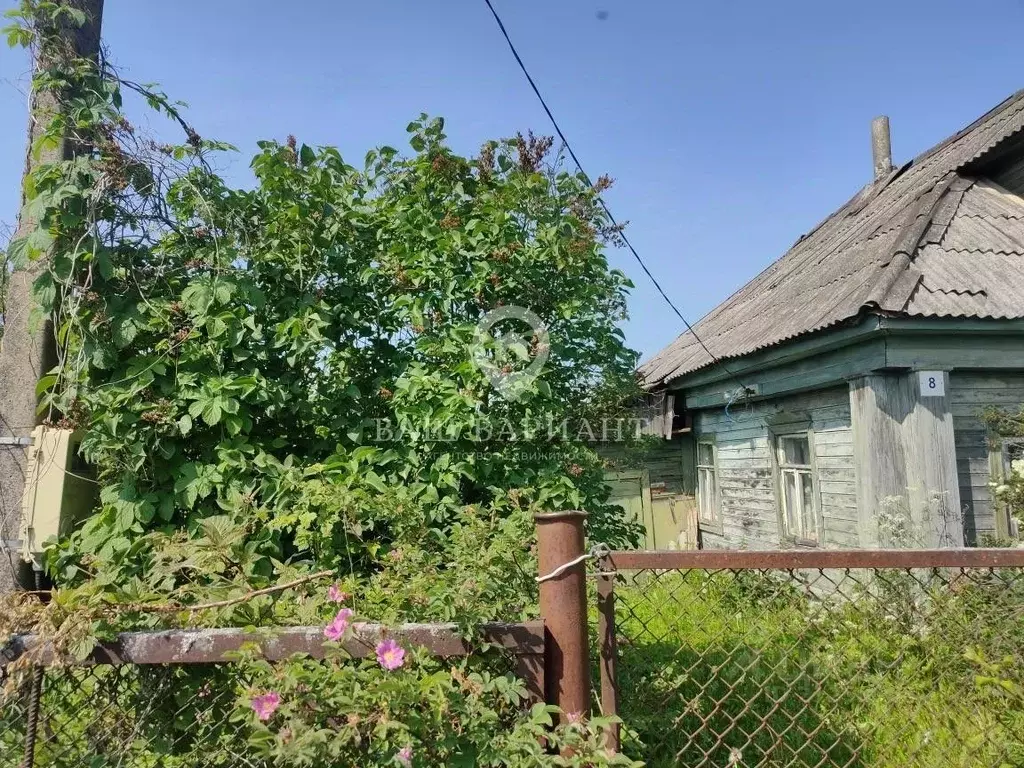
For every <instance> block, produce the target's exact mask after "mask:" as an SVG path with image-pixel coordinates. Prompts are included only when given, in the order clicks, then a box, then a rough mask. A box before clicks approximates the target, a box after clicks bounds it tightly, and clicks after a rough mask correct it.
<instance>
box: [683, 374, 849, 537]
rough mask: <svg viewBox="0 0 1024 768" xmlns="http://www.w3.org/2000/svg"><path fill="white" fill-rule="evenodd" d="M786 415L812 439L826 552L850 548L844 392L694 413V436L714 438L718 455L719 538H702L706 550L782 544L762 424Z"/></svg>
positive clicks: (843, 389)
mask: <svg viewBox="0 0 1024 768" xmlns="http://www.w3.org/2000/svg"><path fill="white" fill-rule="evenodd" d="M780 412H785V413H792V414H794V415H795V416H799V417H801V418H802V417H803V416H805V415H806V417H807V418H808V419H809V421H810V423H811V429H812V430H813V432H814V440H813V443H814V454H815V455H814V461H815V466H816V467H817V468H818V478H817V484H818V485H817V495H818V503H819V505H820V511H821V516H822V520H823V523H824V534H823V535H824V540H825V544H826V546H830V547H834V546H856V544H857V541H856V535H855V534H856V514H857V510H856V496H855V485H854V464H853V436H852V434H851V426H850V400H849V390H848V388H847V387H846V386H845V384H844V385H842V386H837V387H831V388H829V389H825V390H814V391H808V392H803V393H799V394H795V395H788V396H786V397H779V398H774V399H772V400H766V401H761V402H758V403H755V404H752V405H750V406H746V407H736V406H733V407H732V408H731V409H730V415H729V416H727V415H726V414H725V409H724V407H721V406H720V407H716V408H709V409H705V410H700V411H698V412H697V413H696V415H695V423H694V425H695V432H696V433H697V434H698V435H700V434H713V435H714V436H715V444H716V446H717V451H718V464H717V471H718V486H719V501H720V504H721V508H722V533H721V534H718V533H712V532H705V533H704V535H703V542H704V546H705V547H708V548H736V547H745V548H748V549H775V548H778V547H779V545H780V543H781V532H780V530H779V513H778V501H777V499H776V494H775V477H774V470H773V464H772V456H771V451H772V441H771V440H770V438H769V429H768V423H769V421H770V419H771V417H772V416H773V415H774V414H777V413H780Z"/></svg>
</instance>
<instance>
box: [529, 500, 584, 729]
mask: <svg viewBox="0 0 1024 768" xmlns="http://www.w3.org/2000/svg"><path fill="white" fill-rule="evenodd" d="M586 518H587V513H586V512H577V511H570V512H546V513H543V514H538V515H536V516H535V517H534V520H535V521H536V524H537V547H538V560H539V565H538V570H539V572H540V578H541V579H542V581H541V582H540V615H541V618H542V619H543V620H544V640H545V645H546V649H545V654H544V698H545V699H546V701H547V702H548V703H549V704H554V705H556V706H558V707H559V708H561V710H562V712H563V717H573V718H576V717H580V716H587V715H589V714H590V647H589V642H588V638H587V583H586V581H587V579H586V562H585V561H584V560H583V559H582V558H583V555H584V554H585V552H584V549H583V523H584V521H585V520H586ZM574 560H579V562H577V563H576V564H575V565H573V566H571V567H569V568H566V569H565V570H564V571H562V572H561V573H558V574H557V575H555V576H553V577H550V578H545V577H548V576H550V574H552V573H554V572H555V571H556V570H558V569H559V568H562V567H563V566H565V565H566V564H567V563H570V562H572V561H574Z"/></svg>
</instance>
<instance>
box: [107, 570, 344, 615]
mask: <svg viewBox="0 0 1024 768" xmlns="http://www.w3.org/2000/svg"><path fill="white" fill-rule="evenodd" d="M333 575H334V571H318V572H317V573H311V574H309V575H308V576H303V577H302V578H301V579H295V580H294V581H289V582H286V583H284V584H277V585H275V586H273V587H264V588H263V589H254V590H252V591H251V592H246V593H245V594H244V595H240V596H239V597H232V598H228V599H227V600H216V601H214V602H211V603H198V604H196V605H179V604H178V603H152V604H147V603H131V604H128V605H125V606H122V607H121V610H122V611H147V612H150V613H174V612H175V611H189V612H190V613H194V612H196V611H205V610H209V609H211V608H226V607H227V606H229V605H237V604H238V603H244V602H247V601H249V600H252V599H253V598H254V597H259V596H260V595H269V594H272V593H274V592H281V591H283V590H285V589H292V588H293V587H298V586H301V585H302V584H306V583H308V582H310V581H316V580H317V579H323V578H326V577H327V576H333Z"/></svg>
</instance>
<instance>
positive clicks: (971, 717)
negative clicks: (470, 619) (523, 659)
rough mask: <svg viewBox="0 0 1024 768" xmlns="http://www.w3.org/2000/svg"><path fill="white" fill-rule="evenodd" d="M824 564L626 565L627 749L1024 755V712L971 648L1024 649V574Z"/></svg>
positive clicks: (766, 755) (862, 762) (762, 754)
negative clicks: (810, 570) (801, 569)
mask: <svg viewBox="0 0 1024 768" xmlns="http://www.w3.org/2000/svg"><path fill="white" fill-rule="evenodd" d="M783 576H785V574H783ZM805 576H806V575H805ZM813 576H816V577H817V576H818V574H817V572H815V573H814V574H813ZM826 576H828V578H820V577H818V578H817V580H816V583H815V584H814V585H813V586H809V585H808V584H807V583H805V581H801V579H800V578H799V574H794V577H793V578H792V579H786V580H779V577H778V576H777V575H773V574H769V573H760V572H741V573H715V574H707V573H703V572H697V571H691V572H645V573H641V574H634V575H632V576H630V577H627V583H626V584H623V585H620V586H619V587H618V589H617V591H616V594H617V606H618V607H617V614H618V622H619V630H618V637H619V690H620V697H619V698H620V714H621V715H622V717H623V719H624V720H625V723H626V726H627V729H628V731H629V733H628V734H627V735H626V737H625V743H624V748H625V750H626V751H627V752H629V753H630V754H633V755H636V756H638V757H641V758H643V759H646V760H647V761H648V764H649V765H652V766H667V765H682V766H687V767H688V768H690V767H693V768H696V767H697V766H723V767H728V766H765V767H766V768H768V767H771V768H774V767H775V766H799V767H801V768H802V767H804V766H807V767H808V768H810V767H811V766H815V767H818V766H850V767H851V768H853V767H854V766H856V767H858V768H860V767H866V766H872V767H873V766H900V767H901V768H902V767H903V766H929V767H930V766H936V767H938V766H942V767H943V768H947V767H950V766H951V767H953V768H961V767H962V768H968V767H970V768H975V767H977V766H1000V767H1001V766H1024V715H1022V714H1021V713H1020V711H1019V707H1017V706H1015V705H1014V703H1013V701H1012V700H1011V699H1009V698H1007V697H1006V696H1005V695H1004V694H1006V692H1007V689H1006V686H1005V685H1003V686H1000V685H998V684H997V685H994V686H993V685H981V684H979V680H978V676H979V673H980V670H979V668H978V667H977V666H976V665H975V664H974V663H972V662H971V661H969V660H968V659H967V658H966V655H965V653H966V651H967V650H968V649H972V648H973V649H977V650H979V651H980V652H981V654H982V655H983V656H985V657H987V658H993V659H1002V658H1006V657H1007V656H1011V657H1012V658H1018V659H1019V658H1020V655H1021V653H1022V649H1024V574H1017V573H1010V572H1006V573H1003V574H999V573H997V574H989V573H988V572H986V573H985V574H973V575H971V577H970V578H963V577H961V578H959V579H956V580H950V579H949V574H940V573H928V574H919V573H914V574H908V573H907V572H905V571H901V572H881V573H879V574H877V575H876V576H875V577H874V578H872V577H871V576H869V575H868V574H866V573H854V574H847V575H843V574H826ZM835 581H837V582H840V586H839V588H838V589H837V588H836V587H835V585H834V583H833V582H835ZM947 581H950V582H951V584H952V585H951V586H950V585H947V583H946V582H947ZM1018 665H1019V662H1018ZM1002 682H1004V683H1006V682H1011V681H1002Z"/></svg>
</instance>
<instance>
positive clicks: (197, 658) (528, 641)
mask: <svg viewBox="0 0 1024 768" xmlns="http://www.w3.org/2000/svg"><path fill="white" fill-rule="evenodd" d="M385 636H386V637H391V638H394V639H395V640H397V641H398V642H399V643H400V644H402V645H403V646H405V647H409V648H411V647H422V648H426V649H427V651H428V652H429V653H430V654H431V655H433V656H437V657H441V658H452V657H458V656H468V655H470V654H471V653H474V652H476V651H478V650H479V648H477V647H475V646H474V645H471V644H470V643H469V642H468V641H466V640H465V639H464V638H463V637H462V635H460V634H459V631H458V629H457V628H456V626H455V625H454V624H402V625H399V626H397V627H390V628H386V627H384V626H382V625H380V624H364V623H357V624H353V625H352V632H351V633H349V635H348V636H347V637H346V639H345V640H344V642H343V643H342V647H343V648H344V649H345V650H346V651H347V652H348V653H349V654H350V655H351V656H353V657H354V658H363V657H366V656H370V655H372V654H373V653H374V652H375V651H374V649H375V647H376V645H377V643H378V642H380V640H381V639H382V638H384V637H385ZM481 640H482V641H483V642H485V643H487V644H490V645H493V646H496V647H497V648H498V649H500V650H502V651H504V652H506V653H508V654H510V655H512V656H519V657H524V656H536V657H540V658H541V660H542V659H543V655H544V622H542V621H530V622H525V623H521V624H505V623H489V624H484V625H483V626H482V627H481ZM38 642H39V641H38V639H37V638H36V637H35V636H34V635H18V636H16V637H15V638H13V639H12V640H11V641H10V642H9V643H8V644H7V646H6V647H4V648H0V667H3V666H5V665H7V664H10V663H12V662H13V661H15V660H16V659H18V658H19V657H20V656H22V655H23V654H25V653H27V652H28V651H29V650H32V649H34V648H35V647H36V646H37V643H38ZM245 643H257V644H258V645H259V646H260V647H261V649H262V652H263V656H264V658H266V659H269V660H271V661H278V660H281V659H285V658H288V657H289V656H292V655H294V654H297V653H299V654H307V655H309V656H311V657H313V658H323V656H324V652H325V650H326V646H325V639H324V634H323V627H320V626H317V627H287V628H271V629H266V630H261V631H257V632H246V631H245V630H242V629H190V630H186V629H173V630H165V631H158V632H124V633H122V634H120V635H119V636H118V638H117V639H116V640H114V641H111V642H101V643H98V644H97V645H96V648H95V649H93V652H92V653H91V654H90V655H89V657H88V658H86V659H85V660H83V661H81V662H71V661H70V660H68V659H61V658H57V657H56V655H55V654H54V652H53V649H52V648H51V647H44V648H43V649H42V652H41V653H39V654H34V656H35V658H33V661H36V662H38V663H41V664H47V663H62V664H67V663H78V664H83V665H89V664H213V663H218V662H225V661H230V656H229V655H228V654H230V653H232V652H234V651H237V650H239V649H240V648H241V647H242V645H243V644H245Z"/></svg>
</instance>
